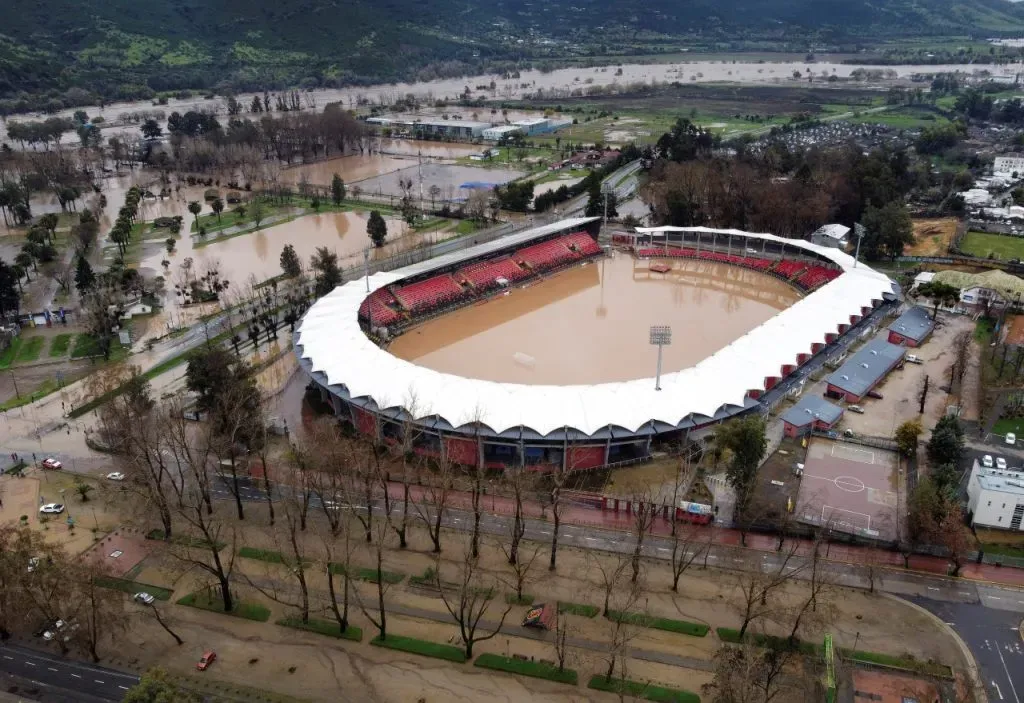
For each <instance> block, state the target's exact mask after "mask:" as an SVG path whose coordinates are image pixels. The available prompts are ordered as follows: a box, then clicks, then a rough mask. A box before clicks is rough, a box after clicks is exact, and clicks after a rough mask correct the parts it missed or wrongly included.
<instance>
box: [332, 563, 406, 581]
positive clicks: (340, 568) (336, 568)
mask: <svg viewBox="0 0 1024 703" xmlns="http://www.w3.org/2000/svg"><path fill="white" fill-rule="evenodd" d="M348 571H349V578H353V579H356V580H358V581H368V582H370V583H377V570H376V569H366V568H363V567H360V566H352V567H349V569H348ZM331 573H333V574H338V575H342V574H344V573H345V565H344V564H331ZM380 578H381V579H382V580H383V581H384V583H390V584H396V583H401V582H402V579H404V578H405V574H403V573H401V572H399V571H384V570H383V569H382V570H381V572H380Z"/></svg>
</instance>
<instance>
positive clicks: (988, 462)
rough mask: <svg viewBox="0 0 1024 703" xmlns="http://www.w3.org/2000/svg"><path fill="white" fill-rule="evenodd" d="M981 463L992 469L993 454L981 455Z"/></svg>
mask: <svg viewBox="0 0 1024 703" xmlns="http://www.w3.org/2000/svg"><path fill="white" fill-rule="evenodd" d="M981 465H982V466H984V467H985V468H986V469H991V468H992V455H991V454H986V455H985V456H983V457H981Z"/></svg>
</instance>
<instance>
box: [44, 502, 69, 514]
mask: <svg viewBox="0 0 1024 703" xmlns="http://www.w3.org/2000/svg"><path fill="white" fill-rule="evenodd" d="M39 512H41V513H43V514H44V515H60V514H61V513H63V512H64V505H63V504H62V503H47V504H46V505H40V506H39Z"/></svg>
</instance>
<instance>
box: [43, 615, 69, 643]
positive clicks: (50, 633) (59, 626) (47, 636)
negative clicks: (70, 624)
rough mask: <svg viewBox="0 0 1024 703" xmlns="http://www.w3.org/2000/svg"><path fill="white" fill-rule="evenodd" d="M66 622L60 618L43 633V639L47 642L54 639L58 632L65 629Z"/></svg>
mask: <svg viewBox="0 0 1024 703" xmlns="http://www.w3.org/2000/svg"><path fill="white" fill-rule="evenodd" d="M64 624H65V623H64V621H63V620H58V621H57V622H55V623H53V627H52V628H50V629H49V630H47V631H46V632H44V633H43V639H44V640H46V641H47V642H49V641H50V640H52V639H53V638H54V637H56V636H57V633H58V632H60V631H61V630H63V629H64Z"/></svg>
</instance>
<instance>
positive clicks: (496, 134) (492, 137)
mask: <svg viewBox="0 0 1024 703" xmlns="http://www.w3.org/2000/svg"><path fill="white" fill-rule="evenodd" d="M513 134H523V130H522V129H521V128H519V127H516V126H515V125H510V124H503V125H501V126H500V127H488V128H487V129H485V130H484V131H483V132H482V133H481V135H480V136H482V137H483V138H484V139H486V140H487V141H489V142H500V141H501V140H502V139H504V138H506V137H509V136H511V135H513Z"/></svg>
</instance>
